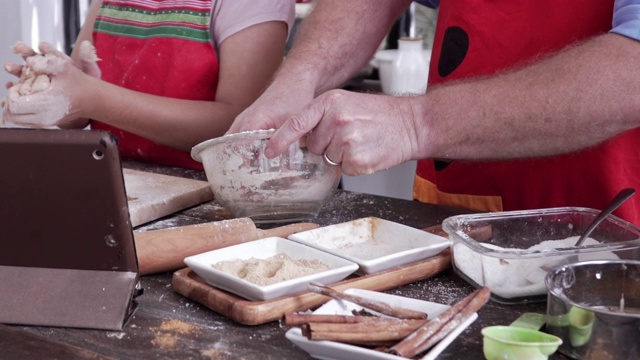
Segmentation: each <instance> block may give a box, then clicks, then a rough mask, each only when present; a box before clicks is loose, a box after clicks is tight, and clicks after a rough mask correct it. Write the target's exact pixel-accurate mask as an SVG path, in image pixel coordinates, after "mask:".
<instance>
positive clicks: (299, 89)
mask: <svg viewBox="0 0 640 360" xmlns="http://www.w3.org/2000/svg"><path fill="white" fill-rule="evenodd" d="M410 4H411V0H394V1H388V0H349V1H342V0H317V1H315V2H314V9H313V10H312V12H311V13H310V14H309V15H308V16H307V17H306V18H305V19H304V21H303V22H302V25H301V28H300V30H299V31H298V33H297V34H296V38H295V40H294V43H293V47H292V49H291V51H290V52H289V54H288V55H287V58H286V59H285V61H284V62H283V64H282V66H281V67H280V69H279V71H278V73H277V75H276V77H275V78H274V80H273V82H272V83H271V85H270V86H269V88H268V89H267V90H266V91H265V92H264V93H263V94H262V96H261V97H260V98H259V99H258V100H257V101H256V102H255V103H254V104H253V105H251V106H250V107H249V108H248V109H247V110H245V111H244V112H243V113H242V114H240V116H238V117H237V118H236V120H235V121H234V124H233V125H232V126H231V129H230V130H229V133H234V132H239V131H246V130H255V129H269V128H279V127H280V126H281V125H282V123H283V122H284V121H285V120H286V119H287V117H288V115H290V114H291V113H292V112H294V111H297V110H299V109H300V108H301V107H302V106H304V105H306V104H308V103H309V102H310V101H311V100H313V98H314V97H316V96H317V95H319V94H321V93H323V92H325V91H327V90H329V89H332V88H335V87H337V86H339V85H341V84H343V83H344V82H345V81H347V80H348V79H349V78H350V77H351V76H352V75H353V74H354V73H356V72H357V71H358V70H359V69H361V68H362V66H364V65H365V64H366V63H367V62H368V61H369V60H370V59H371V57H372V55H373V53H374V52H375V51H376V49H377V48H378V46H379V45H380V43H381V41H382V39H383V38H384V36H385V35H386V34H387V33H388V32H389V29H390V28H391V26H392V25H393V23H394V21H395V20H396V19H397V18H398V17H399V16H400V14H402V12H403V11H405V10H406V9H407V8H408V6H409V5H410Z"/></svg>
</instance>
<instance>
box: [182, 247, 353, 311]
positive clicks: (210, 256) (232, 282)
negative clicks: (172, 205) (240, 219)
mask: <svg viewBox="0 0 640 360" xmlns="http://www.w3.org/2000/svg"><path fill="white" fill-rule="evenodd" d="M280 254H285V255H287V256H288V257H289V258H291V259H294V260H296V261H300V260H307V261H319V262H321V263H323V264H325V265H327V266H328V267H329V269H328V270H322V271H319V272H316V273H312V274H309V275H302V276H300V277H293V278H285V280H283V281H279V282H276V283H272V284H267V285H257V284H256V283H254V282H251V281H248V280H245V279H243V278H242V277H239V276H236V275H234V274H233V273H231V272H228V271H223V270H219V269H216V268H215V267H213V265H214V264H217V263H220V262H228V261H234V260H237V261H239V262H241V261H247V260H251V261H255V260H256V259H269V258H272V257H274V256H276V255H280ZM184 262H185V264H187V266H188V267H189V268H191V269H192V270H193V271H194V272H195V273H196V274H198V276H200V277H201V278H202V279H203V280H204V281H205V282H206V283H207V284H209V285H212V286H214V287H216V288H219V289H222V290H226V291H228V292H231V293H234V294H236V295H239V296H242V297H244V298H246V299H248V300H252V301H266V300H272V299H276V298H280V297H283V296H288V295H294V294H298V293H301V292H305V291H307V286H308V284H309V283H310V282H312V281H316V282H319V283H322V284H333V283H336V282H338V281H340V280H342V279H344V278H346V277H347V276H349V275H350V274H352V273H353V272H354V271H356V270H357V269H358V265H357V264H355V263H353V262H351V261H348V260H346V259H343V258H340V257H337V256H334V255H331V254H328V253H326V252H323V251H320V250H318V249H314V248H312V247H309V246H306V245H303V244H299V243H296V242H294V241H290V240H287V239H283V238H279V237H270V238H265V239H260V240H255V241H250V242H246V243H243V244H238V245H233V246H229V247H225V248H222V249H218V250H213V251H208V252H206V253H202V254H198V255H193V256H189V257H187V258H185V259H184Z"/></svg>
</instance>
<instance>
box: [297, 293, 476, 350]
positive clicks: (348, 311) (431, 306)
mask: <svg viewBox="0 0 640 360" xmlns="http://www.w3.org/2000/svg"><path fill="white" fill-rule="evenodd" d="M345 292H346V293H349V294H353V295H358V296H362V297H365V298H367V299H372V300H378V301H384V302H386V303H387V304H389V305H392V306H397V307H403V308H406V309H410V310H416V311H422V312H426V313H427V314H428V316H429V319H435V318H436V317H437V316H438V315H440V313H442V312H444V311H445V310H447V309H448V308H449V307H450V306H448V305H444V304H438V303H434V302H429V301H423V300H418V299H411V298H407V297H402V296H397V295H390V294H385V293H381V292H376V291H369V290H361V289H348V290H346V291H345ZM361 309H362V307H361V306H358V305H355V304H353V303H351V302H348V301H340V300H330V301H329V302H327V303H325V304H324V305H322V306H321V307H320V308H318V309H317V310H316V311H314V312H313V313H314V314H329V315H352V311H353V310H361ZM477 318H478V314H477V313H473V315H472V316H471V317H469V319H467V321H465V322H464V323H462V324H461V325H460V326H458V327H457V328H455V330H453V331H452V332H451V333H449V335H447V336H446V337H445V338H444V339H442V340H440V342H438V343H437V344H436V345H435V346H433V347H432V348H431V349H430V350H428V351H427V352H426V353H425V354H424V355H423V357H422V360H433V359H435V358H437V357H438V355H440V353H441V352H442V351H443V350H444V349H446V348H447V346H449V344H451V342H453V340H454V339H455V338H456V337H458V335H460V333H461V332H462V331H464V330H465V329H466V328H467V327H469V325H471V323H473V322H474V321H475V320H476V319H477ZM285 336H286V338H287V339H289V340H290V341H291V342H293V343H294V344H296V345H297V346H299V347H300V348H301V349H302V350H304V351H306V352H307V353H309V355H311V356H312V357H314V358H316V359H325V360H358V359H362V360H369V359H371V360H376V359H379V360H400V359H405V358H403V357H400V356H396V355H392V354H388V353H384V352H380V351H376V350H371V349H368V348H365V347H360V346H355V345H349V344H343V343H339V342H334V341H325V340H321V341H314V340H309V339H307V338H306V337H305V336H304V335H302V331H301V330H300V328H291V329H289V330H288V331H287V332H286V333H285Z"/></svg>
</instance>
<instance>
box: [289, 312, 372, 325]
mask: <svg viewBox="0 0 640 360" xmlns="http://www.w3.org/2000/svg"><path fill="white" fill-rule="evenodd" d="M375 318H376V317H374V316H352V315H318V314H296V313H291V314H284V316H283V317H282V325H284V326H300V325H302V324H308V323H333V324H335V323H338V324H352V323H358V322H363V321H366V319H375Z"/></svg>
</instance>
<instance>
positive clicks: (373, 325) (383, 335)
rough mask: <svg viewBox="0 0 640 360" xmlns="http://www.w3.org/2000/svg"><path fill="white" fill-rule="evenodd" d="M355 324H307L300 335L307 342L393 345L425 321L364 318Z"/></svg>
mask: <svg viewBox="0 0 640 360" xmlns="http://www.w3.org/2000/svg"><path fill="white" fill-rule="evenodd" d="M365 318H366V319H363V321H362V322H357V323H313V322H312V323H308V324H306V325H304V326H303V328H302V333H303V335H305V336H306V337H307V338H308V339H309V340H330V341H337V342H341V343H348V344H354V345H362V344H367V345H368V346H371V345H373V344H376V345H384V344H393V343H397V342H398V341H399V340H401V339H404V338H405V337H407V336H408V335H409V334H411V333H412V332H414V331H415V330H416V329H418V328H419V327H421V326H423V325H424V324H425V322H426V321H427V320H426V319H393V318H379V317H365Z"/></svg>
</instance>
